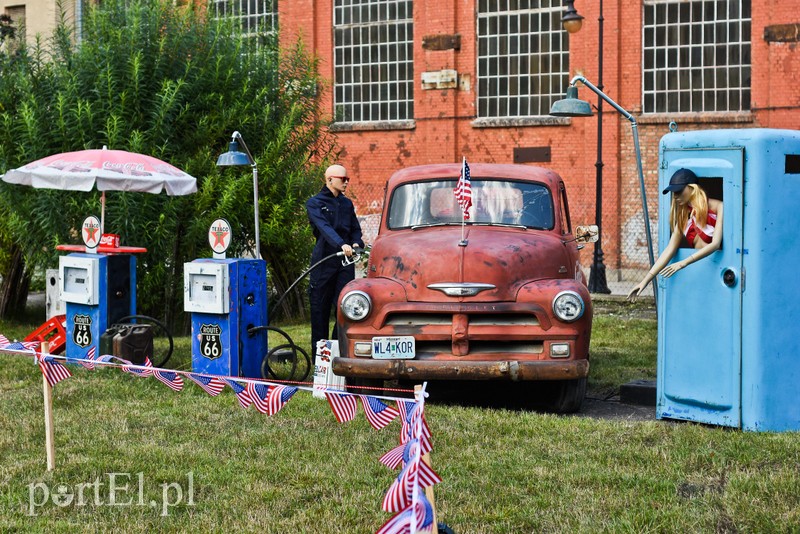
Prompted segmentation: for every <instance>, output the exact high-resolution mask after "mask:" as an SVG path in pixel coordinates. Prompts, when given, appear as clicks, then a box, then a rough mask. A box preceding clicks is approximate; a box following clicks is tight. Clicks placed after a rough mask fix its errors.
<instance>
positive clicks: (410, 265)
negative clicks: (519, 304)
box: [367, 226, 576, 302]
mask: <svg viewBox="0 0 800 534" xmlns="http://www.w3.org/2000/svg"><path fill="white" fill-rule="evenodd" d="M465 238H466V241H467V244H466V246H459V242H460V241H461V227H459V226H451V227H446V228H442V227H435V228H421V229H418V230H403V231H396V232H390V233H387V234H383V235H381V236H379V237H378V238H377V239H376V240H375V244H374V245H373V247H372V251H371V253H370V263H369V268H368V274H367V276H369V277H385V278H391V279H393V280H396V281H397V282H399V283H401V284H402V285H403V286H404V287H405V290H406V296H407V298H408V300H409V301H420V302H453V301H456V302H458V301H466V302H496V301H514V300H515V299H516V295H517V292H518V290H519V288H520V287H522V286H523V285H525V284H527V283H529V282H533V281H536V280H542V279H552V278H573V277H574V276H575V268H576V267H575V266H574V265H571V264H570V260H569V254H568V253H567V249H566V247H565V245H564V244H563V243H562V242H561V240H560V239H559V238H558V237H556V236H554V235H552V234H551V233H549V232H544V231H538V230H531V229H528V230H521V229H518V228H503V227H497V226H493V227H486V226H467V228H466V232H465ZM431 284H443V285H445V286H447V284H460V286H457V287H456V288H455V289H449V288H448V290H449V291H450V292H451V293H452V294H451V295H447V294H446V293H445V292H444V290H443V289H434V288H430V287H429V286H430V285H431ZM467 284H488V285H490V286H494V288H488V289H482V290H479V291H478V292H477V293H476V294H474V295H463V294H461V293H460V292H461V291H467V292H471V291H475V290H474V289H470V288H466V287H465V286H466V285H467ZM479 287H481V286H479Z"/></svg>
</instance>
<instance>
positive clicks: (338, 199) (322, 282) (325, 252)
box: [306, 165, 364, 354]
mask: <svg viewBox="0 0 800 534" xmlns="http://www.w3.org/2000/svg"><path fill="white" fill-rule="evenodd" d="M349 181H350V178H348V176H347V171H346V170H345V168H344V167H343V166H341V165H331V166H330V167H328V169H327V170H326V171H325V187H323V188H322V191H320V192H319V193H317V194H316V195H314V196H313V197H311V198H310V199H308V202H306V211H307V212H308V220H309V221H310V222H311V229H312V230H313V231H314V237H316V238H317V244H316V245H315V246H314V251H313V252H312V253H311V265H314V264H315V263H317V262H318V261H319V260H321V259H322V258H324V257H326V256H329V255H331V254H334V253H336V252H340V251H341V252H344V254H345V256H347V257H350V256H352V255H353V247H362V248H363V247H364V242H363V241H362V240H361V225H360V224H359V223H358V219H357V218H356V211H355V209H354V208H353V202H352V201H351V200H350V199H349V198H347V197H346V196H344V193H345V191H347V184H348V182H349ZM353 278H355V266H353V265H348V266H347V267H344V266H342V262H341V257H339V256H337V257H334V258H331V259H329V260H328V261H326V262H325V263H323V264H322V265H320V266H319V267H317V268H316V269H314V270H313V271H311V279H310V286H309V297H310V301H311V353H312V354H316V347H317V341H319V340H320V339H331V338H330V337H328V334H329V330H328V325H329V321H330V317H331V308H332V307H333V306H335V305H336V302H337V301H338V300H339V293H341V292H342V288H343V287H344V286H345V285H346V284H347V283H348V282H349V281H350V280H352V279H353ZM333 338H334V339H335V338H336V329H335V327H334V335H333Z"/></svg>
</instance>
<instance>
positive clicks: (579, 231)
mask: <svg viewBox="0 0 800 534" xmlns="http://www.w3.org/2000/svg"><path fill="white" fill-rule="evenodd" d="M598 239H600V229H599V228H598V227H597V225H596V224H591V225H587V226H576V227H575V241H577V242H578V243H596V242H597V240H598Z"/></svg>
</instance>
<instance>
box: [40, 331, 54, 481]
mask: <svg viewBox="0 0 800 534" xmlns="http://www.w3.org/2000/svg"><path fill="white" fill-rule="evenodd" d="M49 353H50V343H49V342H47V341H43V342H42V354H43V355H45V354H49ZM42 390H43V392H44V437H45V446H46V447H47V470H48V471H52V470H53V469H55V468H56V444H55V440H54V436H53V388H52V387H51V386H50V384H48V383H47V378H46V377H45V376H44V373H42Z"/></svg>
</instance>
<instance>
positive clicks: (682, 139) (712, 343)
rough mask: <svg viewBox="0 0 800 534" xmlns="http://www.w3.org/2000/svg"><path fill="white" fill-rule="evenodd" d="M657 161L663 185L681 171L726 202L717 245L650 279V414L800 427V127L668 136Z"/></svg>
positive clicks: (665, 205) (662, 235)
mask: <svg viewBox="0 0 800 534" xmlns="http://www.w3.org/2000/svg"><path fill="white" fill-rule="evenodd" d="M659 161H660V167H659V193H660V192H661V190H663V189H664V188H665V187H666V186H667V184H668V183H669V179H670V177H671V176H672V174H673V173H674V172H675V171H676V170H678V169H680V168H688V169H691V170H692V171H694V172H695V173H696V174H697V176H698V178H699V180H700V185H701V186H703V188H704V189H705V190H706V192H707V193H708V195H709V197H711V198H717V199H720V200H722V201H723V203H724V205H723V208H724V210H723V237H722V249H721V250H718V251H716V252H714V253H713V254H712V255H711V256H708V257H706V258H704V259H702V260H700V261H698V262H695V263H693V264H691V265H690V266H688V267H687V268H685V269H683V270H681V271H679V272H678V273H677V274H676V275H674V276H672V277H671V278H667V279H664V278H663V277H659V279H658V302H659V314H658V380H657V396H658V403H657V409H656V416H657V417H658V418H659V419H662V418H669V419H683V420H688V421H697V422H701V423H710V424H715V425H724V426H731V427H737V428H743V429H745V430H753V431H786V430H800V275H798V269H800V131H795V130H771V129H742V130H706V131H693V132H676V133H670V134H667V135H665V136H664V137H663V138H662V139H661V143H660V146H659ZM659 196H660V199H659V223H658V240H659V241H658V242H659V243H660V244H661V246H662V248H663V247H664V246H665V245H666V243H667V242H668V241H669V237H670V229H669V209H670V201H671V196H670V195H659ZM684 246H685V247H687V248H681V249H680V250H679V252H678V254H677V256H676V257H675V259H674V260H673V261H680V260H682V259H684V258H687V257H689V256H690V255H691V254H692V253H693V252H694V249H692V248H688V244H687V243H684Z"/></svg>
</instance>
